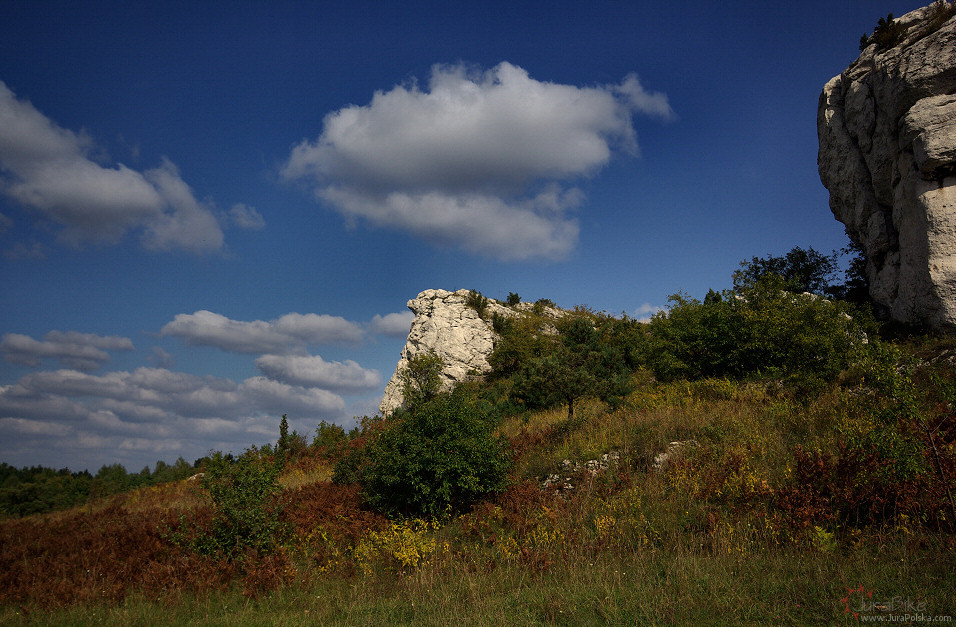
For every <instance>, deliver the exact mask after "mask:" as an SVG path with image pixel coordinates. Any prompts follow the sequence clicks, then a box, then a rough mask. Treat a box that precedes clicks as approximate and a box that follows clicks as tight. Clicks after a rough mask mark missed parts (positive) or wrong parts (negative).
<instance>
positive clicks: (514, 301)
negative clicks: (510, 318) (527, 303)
mask: <svg viewBox="0 0 956 627" xmlns="http://www.w3.org/2000/svg"><path fill="white" fill-rule="evenodd" d="M519 304H521V297H520V296H518V294H517V293H516V292H508V306H509V307H514V306H516V305H519Z"/></svg>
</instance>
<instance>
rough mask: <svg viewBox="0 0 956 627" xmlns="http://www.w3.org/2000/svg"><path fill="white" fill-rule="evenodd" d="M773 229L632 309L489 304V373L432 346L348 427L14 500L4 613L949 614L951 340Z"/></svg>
mask: <svg viewBox="0 0 956 627" xmlns="http://www.w3.org/2000/svg"><path fill="white" fill-rule="evenodd" d="M797 250H799V249H795V251H797ZM791 252H792V253H794V254H793V256H792V258H791V259H790V261H791V262H793V263H791V264H790V265H789V266H788V262H787V258H786V257H784V258H766V259H758V258H754V259H752V260H751V261H749V262H744V263H743V264H742V266H741V270H740V272H739V273H738V274H737V275H735V279H736V280H735V287H734V289H732V290H726V291H724V292H719V293H718V292H715V291H711V292H710V293H709V294H707V295H706V297H705V298H704V299H703V300H697V299H694V298H691V297H689V296H687V295H675V296H674V297H673V298H672V299H671V303H670V308H669V309H668V311H666V312H661V313H659V314H657V315H656V316H654V318H653V319H651V320H650V321H648V322H639V321H636V320H632V319H630V318H628V317H626V316H621V317H616V316H610V315H607V314H604V313H597V312H594V311H591V310H589V309H587V308H585V307H578V308H576V309H574V310H572V311H570V312H568V313H566V315H564V316H563V317H561V318H559V319H558V320H554V319H553V318H551V317H546V316H544V315H542V312H541V308H539V310H538V311H537V313H536V310H535V309H534V308H527V309H525V310H521V311H516V315H515V316H514V317H509V318H502V319H496V320H495V321H494V324H495V330H496V333H497V335H498V341H497V344H496V349H495V351H494V353H493V354H492V355H491V358H490V359H489V362H490V363H491V365H492V367H493V370H492V372H491V373H490V374H489V375H488V376H487V377H485V378H484V380H481V381H469V382H467V383H463V384H460V385H459V386H457V387H456V388H455V389H454V390H453V391H451V392H442V391H440V386H437V385H436V377H437V376H438V372H439V371H440V369H436V365H440V360H439V361H437V362H436V360H435V358H434V356H429V355H423V356H422V357H421V359H420V360H418V361H416V362H414V363H411V364H410V370H409V372H407V373H406V376H405V377H404V379H403V381H404V384H405V390H404V392H405V398H406V399H409V401H408V402H407V404H406V406H404V407H403V408H402V409H400V410H398V411H396V412H395V413H394V414H392V415H391V416H388V417H386V418H382V417H378V416H376V417H365V418H363V419H361V420H360V421H359V425H358V426H357V427H356V428H354V429H353V430H351V431H348V432H346V431H345V430H344V429H342V428H341V427H338V426H336V425H330V424H328V423H321V424H320V425H318V427H317V429H316V433H315V436H314V438H313V440H312V442H311V444H309V443H307V442H306V441H305V438H304V437H303V436H301V435H299V434H296V433H293V434H291V435H290V434H287V433H286V432H285V431H286V430H281V431H280V438H279V441H278V442H277V443H276V444H275V445H269V446H263V447H258V448H255V447H254V448H250V449H249V450H247V451H245V452H243V453H242V454H240V455H236V456H231V455H223V454H221V453H216V454H213V455H211V456H210V457H209V458H205V459H204V460H201V464H200V466H201V470H203V471H204V472H205V474H204V476H202V477H201V478H194V479H180V480H175V481H169V482H166V483H161V484H157V485H149V486H141V487H136V488H134V489H131V490H127V491H121V492H118V493H114V494H105V495H101V496H91V497H88V498H87V499H86V500H83V501H82V502H81V504H80V505H77V506H73V507H71V508H68V509H64V510H62V511H58V512H47V513H35V514H34V513H31V512H29V511H7V512H5V513H6V514H7V516H6V517H5V518H4V519H3V520H2V521H0V622H2V623H3V624H31V623H38V624H70V625H74V624H94V623H95V624H98V625H102V624H106V625H110V624H123V625H129V624H157V623H163V624H169V623H203V624H237V623H238V624H245V623H251V624H259V623H269V624H303V625H305V624H343V625H345V624H348V625H352V624H393V623H397V624H408V623H414V624H448V623H451V622H455V623H460V622H465V623H476V624H553V623H558V624H598V623H614V624H634V623H649V624H674V623H691V622H703V623H707V624H711V623H715V622H716V623H726V624H753V623H761V624H800V625H803V624H815V623H834V622H844V621H845V622H856V621H857V619H859V618H862V617H864V616H883V617H884V619H885V620H899V619H898V618H897V619H890V618H885V617H886V616H901V615H903V614H904V613H908V614H911V615H913V614H917V613H921V614H923V615H924V616H944V615H948V616H952V614H953V613H954V611H956V571H954V570H953V564H954V561H956V533H954V531H956V522H954V521H956V502H954V496H956V494H954V485H956V417H954V406H956V366H954V362H956V342H954V341H953V338H952V337H947V336H932V335H928V334H925V333H918V332H916V331H914V330H910V331H908V332H907V333H902V332H901V331H900V329H898V328H895V329H892V330H890V329H887V328H884V327H881V325H880V324H879V323H878V322H877V321H876V320H875V319H874V318H873V316H872V315H871V314H870V312H869V310H868V308H867V306H866V304H865V303H862V304H861V303H858V302H850V301H848V300H839V299H836V298H832V295H834V294H840V293H841V292H840V290H839V289H837V288H839V287H841V285H836V284H835V281H834V275H835V273H834V267H831V266H826V267H822V266H820V265H819V264H818V265H817V267H816V270H823V271H824V272H823V274H822V275H821V274H819V273H817V274H814V273H812V272H811V273H810V274H806V273H804V274H799V273H790V274H791V275H790V276H788V268H791V269H792V268H793V267H798V266H800V263H797V262H801V263H802V261H809V262H810V263H811V265H813V264H814V263H817V262H820V263H822V262H821V260H825V259H827V258H825V257H823V256H819V255H817V256H814V255H816V253H815V251H812V249H811V250H810V251H801V252H799V253H795V252H794V251H791ZM807 253H812V254H809V255H808V254H807ZM814 260H816V261H814ZM857 267H858V266H857ZM798 275H799V276H798ZM801 277H802V279H801ZM821 277H822V278H821ZM851 278H853V277H848V279H851ZM856 278H859V277H856ZM801 280H802V281H804V282H803V283H801V282H800V281H801ZM847 283H849V280H848V281H847ZM847 283H844V284H843V285H842V286H843V287H845V286H846V284H847ZM806 287H810V288H812V289H810V290H807V291H806V292H804V291H803V289H804V288H806ZM814 291H815V292H816V293H813V292H814ZM851 291H852V290H844V291H843V292H842V293H843V294H846V293H850V292H851ZM826 294H829V295H831V298H829V299H828V298H825V297H824V295H826ZM514 300H515V301H518V299H517V296H515V299H514ZM884 600H887V601H884ZM904 604H908V605H904ZM920 608H921V609H920Z"/></svg>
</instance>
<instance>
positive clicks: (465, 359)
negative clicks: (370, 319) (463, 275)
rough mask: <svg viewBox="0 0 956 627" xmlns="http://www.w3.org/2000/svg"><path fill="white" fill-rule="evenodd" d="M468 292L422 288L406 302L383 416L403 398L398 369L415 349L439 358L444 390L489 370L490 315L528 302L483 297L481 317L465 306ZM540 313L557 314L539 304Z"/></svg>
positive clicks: (512, 311)
mask: <svg viewBox="0 0 956 627" xmlns="http://www.w3.org/2000/svg"><path fill="white" fill-rule="evenodd" d="M468 295H469V290H458V291H457V292H448V291H445V290H425V291H424V292H422V293H421V294H419V295H418V297H417V298H415V299H413V300H410V301H408V308H409V309H411V310H412V313H414V314H415V320H414V321H412V326H411V329H410V330H409V332H408V340H407V341H406V342H405V347H404V348H403V349H402V354H401V358H400V359H399V361H398V365H397V366H396V367H395V374H393V375H392V378H391V379H390V380H389V382H388V384H387V385H386V386H385V395H384V397H383V398H382V404H381V405H380V407H379V410H380V411H381V413H382V415H383V416H386V415H388V414H389V413H391V412H392V411H394V410H395V409H397V408H398V407H401V405H402V401H403V400H404V399H403V397H402V384H401V382H400V381H399V379H398V373H399V372H401V371H402V370H403V369H404V368H405V367H406V366H407V365H408V360H409V359H411V358H412V357H415V356H416V355H418V354H420V353H427V352H429V351H431V352H434V353H435V354H436V355H438V356H439V357H441V358H442V360H443V361H444V362H445V367H444V369H443V370H442V384H443V386H444V388H445V389H451V388H452V387H453V386H454V385H455V384H456V383H459V382H461V381H465V380H466V379H467V378H468V377H469V376H480V375H483V374H485V373H487V372H488V371H489V370H491V366H490V365H489V364H488V355H490V354H491V351H492V350H493V349H494V347H495V332H494V330H493V329H492V323H491V320H492V316H494V314H496V313H497V314H499V315H502V316H515V315H517V314H518V313H519V312H521V311H527V310H529V309H531V308H532V307H533V305H532V304H531V303H520V304H519V305H517V306H515V307H514V308H512V307H507V306H505V305H502V304H501V303H499V302H498V301H496V300H494V299H491V298H489V299H488V305H487V307H486V309H485V312H484V319H482V318H480V317H479V316H478V312H477V311H475V309H474V308H472V307H470V306H468V305H467V302H468ZM544 313H545V314H546V315H547V316H549V317H551V318H556V317H558V316H560V315H561V311H560V310H559V309H555V308H551V307H547V308H545V310H544Z"/></svg>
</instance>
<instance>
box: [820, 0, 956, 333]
mask: <svg viewBox="0 0 956 627" xmlns="http://www.w3.org/2000/svg"><path fill="white" fill-rule="evenodd" d="M932 15H933V9H932V8H931V7H925V8H923V9H918V10H916V11H913V12H911V13H907V14H906V15H904V16H902V17H901V18H899V19H898V20H897V22H899V23H901V24H903V25H904V26H906V27H907V31H906V34H905V36H904V38H903V41H902V42H901V43H899V44H898V45H896V46H894V47H893V48H891V49H888V50H878V49H877V46H876V45H875V44H872V43H871V44H870V45H869V46H868V47H867V48H866V49H865V50H864V51H863V53H862V54H861V55H860V57H859V58H858V59H857V60H856V61H855V62H854V63H852V64H851V65H850V67H849V68H847V69H846V70H845V71H844V72H843V73H842V74H840V75H839V76H836V77H834V78H833V79H831V80H830V81H829V82H828V83H827V84H826V86H825V87H824V88H823V93H822V95H821V96H820V105H819V109H818V112H817V132H818V135H819V139H820V151H819V155H818V166H819V169H820V178H821V180H822V181H823V184H824V186H826V188H827V189H828V190H829V191H830V209H831V210H832V211H833V214H834V216H835V217H836V219H837V220H839V221H840V222H842V223H843V224H844V225H845V226H846V231H847V234H848V235H849V236H850V238H851V239H853V240H854V241H856V242H858V243H860V244H862V246H863V249H864V252H865V255H866V258H867V274H868V278H869V280H870V295H871V297H872V298H873V300H874V302H875V303H876V304H877V305H878V306H879V307H880V308H882V309H883V310H884V313H886V314H887V315H888V317H889V318H891V319H893V320H896V321H899V322H905V323H911V324H922V325H927V326H929V327H931V328H937V329H939V328H948V329H950V330H952V329H954V328H956V17H952V18H950V19H949V20H947V21H946V22H945V23H943V24H942V26H940V27H939V28H938V30H933V28H935V26H936V25H932V24H931V22H932V19H931V18H932Z"/></svg>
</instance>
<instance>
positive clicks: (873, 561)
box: [0, 532, 956, 626]
mask: <svg viewBox="0 0 956 627" xmlns="http://www.w3.org/2000/svg"><path fill="white" fill-rule="evenodd" d="M872 540H873V542H871V543H867V544H866V545H864V546H862V547H859V548H856V549H853V550H848V549H840V550H838V552H837V553H835V554H827V553H820V552H807V551H805V550H794V549H777V550H762V551H758V552H756V553H752V554H740V553H732V554H726V555H721V554H714V552H713V551H710V550H702V549H700V548H699V547H693V546H687V543H681V544H679V545H677V546H674V547H671V548H670V549H669V550H663V549H650V550H639V551H617V552H610V553H609V554H606V555H605V554H602V555H597V556H595V557H594V558H592V559H591V560H590V561H580V562H577V561H570V562H562V563H556V564H555V565H554V566H552V567H550V568H548V569H547V570H546V571H544V572H542V573H537V574H536V573H533V572H529V571H528V570H527V569H526V568H524V567H521V566H519V565H513V566H502V567H499V568H495V569H494V570H491V571H486V570H481V571H469V570H465V571H462V570H460V569H459V568H458V565H457V564H456V563H455V562H454V561H448V562H443V563H440V564H436V565H432V566H429V567H425V568H422V569H419V570H417V571H415V572H413V573H411V574H408V575H404V576H403V575H388V576H385V575H378V576H372V577H366V578H359V579H357V580H349V579H341V578H323V579H317V580H315V581H313V582H311V583H309V584H304V585H296V586H290V587H285V588H281V589H279V590H276V591H274V592H272V593H270V594H268V595H265V596H264V597H262V598H260V599H258V600H250V599H247V598H245V597H243V596H242V595H241V594H240V592H239V591H227V592H216V593H212V594H209V595H204V596H202V597H194V596H189V595H188V594H182V595H178V596H177V597H175V599H174V602H173V603H151V602H148V601H144V600H142V599H140V598H137V597H136V596H132V597H130V598H127V599H126V600H124V601H123V602H121V603H120V604H119V605H115V606H111V605H107V606H85V607H82V606H81V607H73V608H69V609H65V610H60V611H56V612H52V613H40V614H31V615H30V616H24V615H23V613H22V611H20V610H16V609H12V608H7V609H6V610H4V611H3V613H0V622H2V623H3V624H44V625H124V626H129V625H156V624H164V625H174V624H182V625H190V624H193V625H198V624H205V625H236V624H242V625H258V624H264V625H265V624H267V625H314V624H323V625H382V624H389V625H400V624H416V625H447V624H470V625H504V624H526V625H537V624H541V625H548V624H565V625H603V624H620V625H630V624H650V625H668V624H727V625H735V624H793V625H806V624H821V623H834V622H844V621H845V620H846V619H847V618H849V617H848V616H847V615H845V614H844V609H845V605H844V603H843V602H842V601H841V599H842V598H843V597H845V596H846V595H847V589H855V588H856V587H857V586H858V585H862V586H863V587H864V588H865V589H866V590H868V591H873V592H874V597H876V598H892V597H909V598H911V599H913V600H914V602H915V601H916V600H919V601H920V602H923V603H925V606H926V608H927V611H926V613H927V614H933V615H946V614H949V615H952V612H953V609H954V608H956V592H954V591H956V585H954V584H956V581H954V574H953V572H952V564H953V561H952V549H951V548H950V549H949V551H946V550H941V546H940V545H937V544H931V545H930V546H927V547H923V548H917V547H913V546H912V539H911V537H910V536H907V534H905V533H904V532H899V533H897V534H893V535H882V536H880V537H879V539H878V540H877V538H872ZM929 541H930V542H935V540H934V539H932V537H929ZM856 600H857V601H858V599H856ZM846 622H855V621H846Z"/></svg>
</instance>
